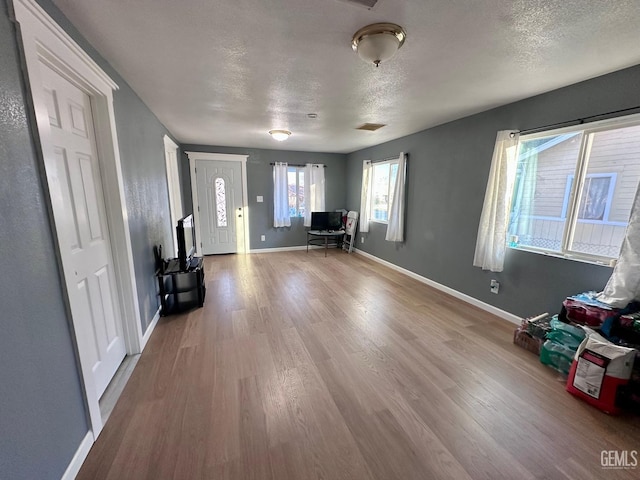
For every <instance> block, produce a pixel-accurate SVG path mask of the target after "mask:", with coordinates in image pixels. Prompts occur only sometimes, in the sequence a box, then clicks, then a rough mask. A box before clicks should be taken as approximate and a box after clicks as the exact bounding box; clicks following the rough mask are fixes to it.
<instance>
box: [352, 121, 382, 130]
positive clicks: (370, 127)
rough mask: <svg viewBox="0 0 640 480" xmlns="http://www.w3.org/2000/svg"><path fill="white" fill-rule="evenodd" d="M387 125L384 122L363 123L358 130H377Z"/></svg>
mask: <svg viewBox="0 0 640 480" xmlns="http://www.w3.org/2000/svg"><path fill="white" fill-rule="evenodd" d="M382 127H386V125H385V124H384V123H363V124H362V125H360V126H359V127H356V130H366V131H367V132H375V131H376V130H378V129H379V128H382Z"/></svg>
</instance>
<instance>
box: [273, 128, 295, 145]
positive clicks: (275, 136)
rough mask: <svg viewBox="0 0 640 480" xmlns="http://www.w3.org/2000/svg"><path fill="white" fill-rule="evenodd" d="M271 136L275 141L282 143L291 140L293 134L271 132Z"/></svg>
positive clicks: (281, 131) (287, 131)
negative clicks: (290, 136)
mask: <svg viewBox="0 0 640 480" xmlns="http://www.w3.org/2000/svg"><path fill="white" fill-rule="evenodd" d="M269 135H271V137H272V138H273V139H274V140H277V141H279V142H282V141H284V140H286V139H287V138H289V135H291V132H290V131H289V130H269Z"/></svg>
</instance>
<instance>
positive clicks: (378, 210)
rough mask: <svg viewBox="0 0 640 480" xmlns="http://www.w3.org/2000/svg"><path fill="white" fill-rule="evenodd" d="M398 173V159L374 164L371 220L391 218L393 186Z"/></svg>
mask: <svg viewBox="0 0 640 480" xmlns="http://www.w3.org/2000/svg"><path fill="white" fill-rule="evenodd" d="M397 174H398V162H397V161H391V162H380V163H374V164H373V178H372V182H371V209H370V212H371V214H370V220H371V221H373V222H380V223H387V221H388V220H389V206H390V205H391V201H392V199H393V186H394V185H395V183H396V175H397Z"/></svg>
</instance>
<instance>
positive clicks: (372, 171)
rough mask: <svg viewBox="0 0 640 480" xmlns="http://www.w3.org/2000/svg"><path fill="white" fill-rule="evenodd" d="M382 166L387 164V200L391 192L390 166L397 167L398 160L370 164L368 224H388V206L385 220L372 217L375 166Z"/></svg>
mask: <svg viewBox="0 0 640 480" xmlns="http://www.w3.org/2000/svg"><path fill="white" fill-rule="evenodd" d="M384 164H388V165H389V183H388V184H387V198H390V197H391V195H390V191H391V165H398V160H384V161H382V162H371V198H370V200H369V201H370V204H369V222H373V223H380V224H382V225H388V224H389V220H388V218H389V207H390V205H389V204H387V220H380V219H377V218H374V217H373V210H374V209H373V201H374V199H375V195H374V191H373V190H374V185H375V180H376V177H375V174H376V166H378V165H384Z"/></svg>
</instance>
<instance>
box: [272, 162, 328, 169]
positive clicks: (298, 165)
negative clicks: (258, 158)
mask: <svg viewBox="0 0 640 480" xmlns="http://www.w3.org/2000/svg"><path fill="white" fill-rule="evenodd" d="M269 165H275V163H273V162H271V163H270V164H269ZM311 165H312V166H314V167H319V166H322V168H327V166H326V165H324V164H322V163H312V164H311ZM287 167H306V165H302V164H299V163H287Z"/></svg>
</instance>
